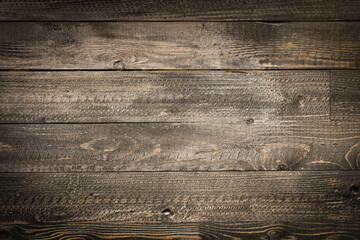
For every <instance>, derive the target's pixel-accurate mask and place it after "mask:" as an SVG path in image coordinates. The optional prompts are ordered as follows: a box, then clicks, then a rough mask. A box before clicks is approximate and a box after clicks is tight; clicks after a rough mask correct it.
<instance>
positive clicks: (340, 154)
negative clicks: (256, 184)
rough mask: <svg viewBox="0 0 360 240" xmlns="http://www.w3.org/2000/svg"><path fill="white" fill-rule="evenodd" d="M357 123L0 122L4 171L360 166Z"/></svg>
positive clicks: (301, 168) (271, 168)
mask: <svg viewBox="0 0 360 240" xmlns="http://www.w3.org/2000/svg"><path fill="white" fill-rule="evenodd" d="M359 142H360V125H359V123H358V122H357V123H356V122H354V123H352V122H347V123H338V122H329V121H316V122H314V121H311V120H310V121H300V122H297V121H283V122H279V121H266V122H262V121H254V122H251V123H242V124H240V123H239V124H236V125H234V124H223V125H222V124H212V123H209V124H169V123H168V124H166V123H137V124H136V123H125V124H25V125H22V124H2V125H0V144H1V145H0V150H1V151H0V159H1V162H0V171H2V172H64V171H65V172H69V171H70V172H78V171H80V172H81V171H194V170H327V169H328V170H329V169H360V158H359V156H360V155H359V153H360V144H359Z"/></svg>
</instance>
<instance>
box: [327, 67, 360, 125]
mask: <svg viewBox="0 0 360 240" xmlns="http://www.w3.org/2000/svg"><path fill="white" fill-rule="evenodd" d="M330 102H331V119H332V120H338V121H360V72H358V71H353V72H347V73H345V72H342V71H333V72H332V73H331V101H330Z"/></svg>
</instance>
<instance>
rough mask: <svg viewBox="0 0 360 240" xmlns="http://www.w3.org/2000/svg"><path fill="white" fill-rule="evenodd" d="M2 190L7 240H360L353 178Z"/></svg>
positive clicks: (71, 181) (80, 177)
mask: <svg viewBox="0 0 360 240" xmlns="http://www.w3.org/2000/svg"><path fill="white" fill-rule="evenodd" d="M0 184H1V186H2V188H1V189H0V193H1V194H0V195H1V196H2V198H1V199H0V213H1V214H0V222H1V225H0V226H1V228H2V229H3V230H2V232H3V233H4V234H8V235H9V237H12V239H24V238H29V239H69V238H71V239H118V238H124V237H127V238H131V237H132V238H136V237H138V238H156V239H165V238H166V239H179V238H180V239H317V240H318V239H324V240H325V239H357V238H359V237H360V228H359V226H360V197H359V189H358V188H359V185H360V177H359V172H358V171H331V172H327V171H325V172H312V171H310V172H243V173H239V172H232V173H231V172H228V173H226V172H223V173H219V172H217V173H216V172H212V173H140V172H139V173H93V174H91V173H84V174H64V173H63V174H35V173H34V174H14V173H9V174H0ZM166 209H168V210H169V215H164V214H163V211H164V210H166Z"/></svg>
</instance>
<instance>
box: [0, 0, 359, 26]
mask: <svg viewBox="0 0 360 240" xmlns="http://www.w3.org/2000/svg"><path fill="white" fill-rule="evenodd" d="M359 12H360V2H359V1H358V0H347V1H337V0H311V1H309V0H297V1H291V0H272V1H268V0H251V1H246V0H227V1H224V0H211V1H191V0H181V1H180V0H162V1H157V0H118V1H115V0H102V1H97V0H77V1H69V0H68V1H63V0H52V1H28V0H12V1H0V21H44V20H47V21H49V20H50V21H129V20H130V21H131V20H135V21H174V20H175V21H194V20H195V21H199V20H201V21H239V20H240V21H241V20H253V21H255V20H258V21H338V20H340V21H344V20H360V13H359Z"/></svg>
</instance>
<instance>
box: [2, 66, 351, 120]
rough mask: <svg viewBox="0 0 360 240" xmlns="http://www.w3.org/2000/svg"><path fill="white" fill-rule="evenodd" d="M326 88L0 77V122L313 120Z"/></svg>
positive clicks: (291, 77) (241, 81)
mask: <svg viewBox="0 0 360 240" xmlns="http://www.w3.org/2000/svg"><path fill="white" fill-rule="evenodd" d="M345 74H346V72H345ZM349 75H350V76H352V73H349ZM329 85H330V73H329V71H260V72H258V71H256V72H254V71H251V72H224V71H221V72H219V71H216V72H214V71H211V72H210V71H201V72H196V71H187V72H183V71H180V72H179V71H174V72H128V71H126V72H119V71H116V72H0V89H1V95H0V122H1V123H44V122H46V123H64V122H71V123H75V122H78V123H92V122H212V123H214V122H220V123H225V122H227V123H238V122H240V123H245V122H247V121H252V119H253V120H255V121H267V120H269V119H271V120H301V119H304V118H307V119H314V121H315V120H316V119H329V115H330V111H329V108H330V106H329V93H330V86H329Z"/></svg>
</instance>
